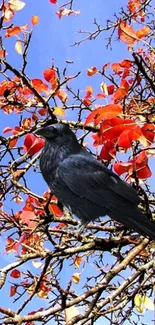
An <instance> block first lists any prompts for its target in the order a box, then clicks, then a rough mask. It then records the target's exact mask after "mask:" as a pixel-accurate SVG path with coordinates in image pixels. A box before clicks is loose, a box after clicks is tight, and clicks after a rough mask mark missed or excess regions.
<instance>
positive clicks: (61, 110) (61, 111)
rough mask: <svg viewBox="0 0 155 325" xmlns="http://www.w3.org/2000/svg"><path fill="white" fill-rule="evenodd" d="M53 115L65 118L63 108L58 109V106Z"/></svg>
mask: <svg viewBox="0 0 155 325" xmlns="http://www.w3.org/2000/svg"><path fill="white" fill-rule="evenodd" d="M53 114H54V115H60V116H63V117H64V116H65V110H64V108H62V107H60V106H56V107H55V109H54V111H53Z"/></svg>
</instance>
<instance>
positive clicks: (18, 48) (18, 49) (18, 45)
mask: <svg viewBox="0 0 155 325" xmlns="http://www.w3.org/2000/svg"><path fill="white" fill-rule="evenodd" d="M15 50H16V52H17V53H18V54H20V55H22V54H23V48H22V43H21V41H17V42H16V44H15Z"/></svg>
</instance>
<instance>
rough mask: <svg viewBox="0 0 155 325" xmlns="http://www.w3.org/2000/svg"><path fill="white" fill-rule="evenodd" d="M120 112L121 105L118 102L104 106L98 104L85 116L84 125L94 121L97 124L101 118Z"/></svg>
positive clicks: (110, 116)
mask: <svg viewBox="0 0 155 325" xmlns="http://www.w3.org/2000/svg"><path fill="white" fill-rule="evenodd" d="M120 114H122V106H121V105H118V104H109V105H106V106H99V107H98V108H96V109H95V110H94V111H92V112H91V113H90V114H89V115H88V117H87V118H86V121H85V125H86V124H88V123H91V122H94V124H95V125H97V124H98V123H99V122H100V121H101V120H102V119H105V118H106V119H111V118H113V117H115V116H118V115H120Z"/></svg>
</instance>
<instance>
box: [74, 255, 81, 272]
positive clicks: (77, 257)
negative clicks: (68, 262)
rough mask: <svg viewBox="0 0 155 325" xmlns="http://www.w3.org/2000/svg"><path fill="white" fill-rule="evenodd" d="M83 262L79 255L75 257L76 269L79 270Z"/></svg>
mask: <svg viewBox="0 0 155 325" xmlns="http://www.w3.org/2000/svg"><path fill="white" fill-rule="evenodd" d="M81 261H82V256H80V255H78V256H76V257H75V260H74V267H75V268H76V269H78V268H79V267H80V264H81Z"/></svg>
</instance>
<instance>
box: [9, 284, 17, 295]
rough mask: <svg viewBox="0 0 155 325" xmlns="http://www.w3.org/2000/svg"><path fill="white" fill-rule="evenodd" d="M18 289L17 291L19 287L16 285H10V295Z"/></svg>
mask: <svg viewBox="0 0 155 325" xmlns="http://www.w3.org/2000/svg"><path fill="white" fill-rule="evenodd" d="M16 291H17V287H16V286H11V287H10V293H9V297H13V296H14V295H15V294H16Z"/></svg>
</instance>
